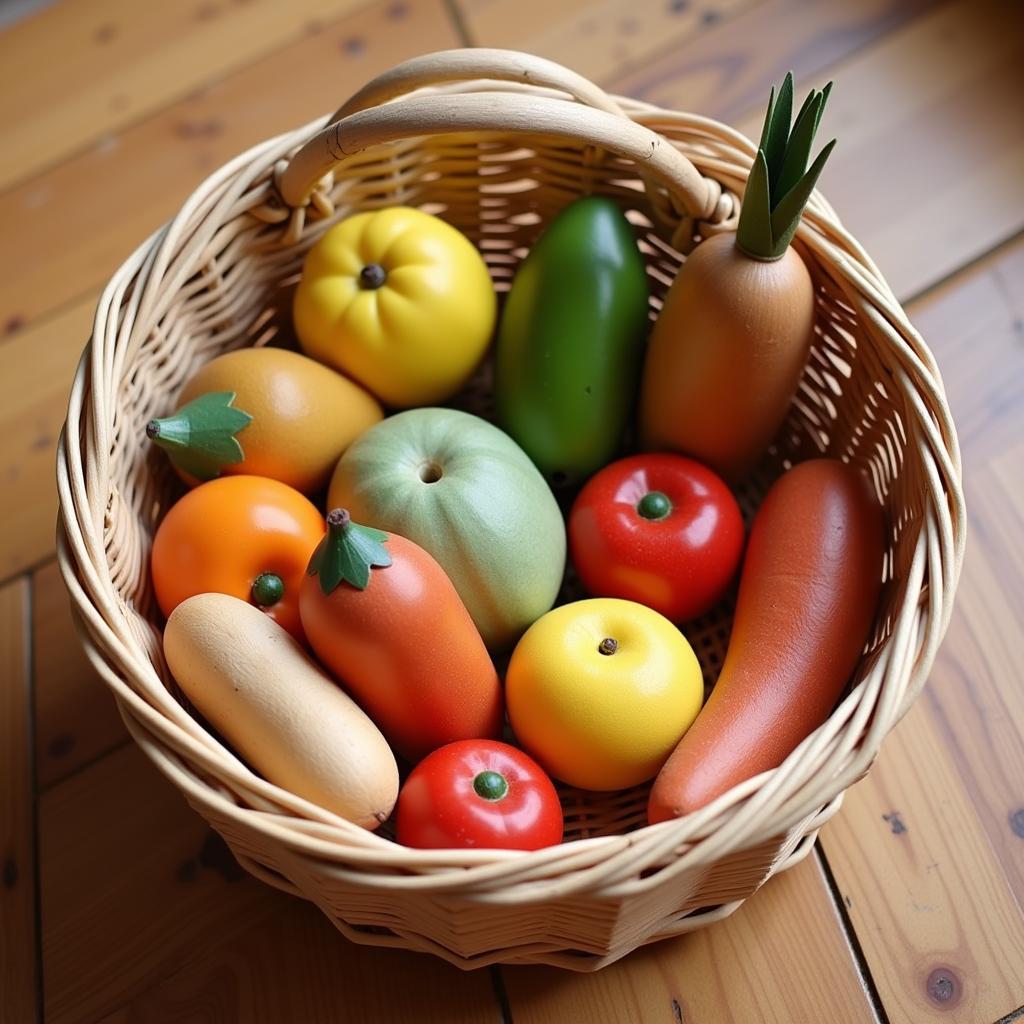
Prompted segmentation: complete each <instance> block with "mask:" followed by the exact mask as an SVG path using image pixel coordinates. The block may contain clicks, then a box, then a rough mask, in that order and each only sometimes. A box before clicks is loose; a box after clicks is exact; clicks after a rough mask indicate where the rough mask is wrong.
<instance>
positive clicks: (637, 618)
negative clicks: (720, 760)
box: [505, 598, 704, 790]
mask: <svg viewBox="0 0 1024 1024" xmlns="http://www.w3.org/2000/svg"><path fill="white" fill-rule="evenodd" d="M505 687H506V701H507V706H508V713H509V719H510V720H511V723H512V729H513V731H514V732H515V734H516V737H517V738H518V740H519V742H520V743H521V744H522V745H523V746H524V747H525V748H526V749H527V750H528V751H529V752H530V753H531V754H532V755H533V756H534V757H535V758H536V759H537V760H538V761H539V762H540V763H541V765H543V767H544V768H545V769H546V770H547V771H548V772H550V773H551V774H552V775H554V776H555V777H556V778H559V779H561V780H562V781H563V782H568V783H569V784H570V785H573V786H578V787H580V788H581V789H594V790H609V789H625V788H627V787H628V786H635V785H637V784H638V783H641V782H644V781H646V780H647V779H650V778H653V776H654V775H656V774H657V772H658V769H659V768H661V766H662V764H663V763H664V762H665V760H666V759H667V758H668V756H669V754H671V753H672V750H673V749H674V748H675V745H676V744H677V743H678V742H679V739H680V737H681V736H682V735H683V733H685V732H686V730H687V729H688V728H689V727H690V725H691V723H692V722H693V720H694V719H695V718H696V717H697V712H698V711H700V706H701V700H702V698H703V694H704V687H703V682H702V680H701V671H700V664H699V663H698V661H697V656H696V655H695V654H694V653H693V649H692V648H691V647H690V645H689V643H688V642H687V640H686V638H685V637H684V636H683V635H682V633H680V632H679V630H678V629H676V627H675V626H673V625H672V623H671V622H669V621H668V619H666V618H665V617H664V616H662V615H659V614H658V613H657V612H656V611H653V610H652V609H650V608H647V607H645V606H644V605H641V604H637V603H635V602H633V601H622V600H619V599H617V598H595V599H593V600H590V601H577V602H575V603H574V604H566V605H562V606H561V607H560V608H555V609H554V610H553V611H550V612H548V613H547V615H544V616H542V617H541V618H540V619H538V620H537V621H536V622H535V623H534V624H533V625H532V626H531V627H530V628H529V629H528V630H527V631H526V633H525V634H524V635H523V638H522V639H521V640H520V641H519V644H518V645H517V647H516V649H515V651H514V652H513V654H512V660H511V662H510V663H509V667H508V674H507V677H506V683H505Z"/></svg>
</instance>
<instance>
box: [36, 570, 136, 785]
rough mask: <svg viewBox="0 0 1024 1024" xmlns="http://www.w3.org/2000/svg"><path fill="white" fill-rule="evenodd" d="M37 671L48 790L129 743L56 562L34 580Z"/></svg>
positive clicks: (39, 738)
mask: <svg viewBox="0 0 1024 1024" xmlns="http://www.w3.org/2000/svg"><path fill="white" fill-rule="evenodd" d="M32 667H33V678H34V681H35V687H34V695H35V724H36V731H35V738H36V741H35V748H36V750H35V755H36V784H37V785H38V786H39V788H40V789H44V790H45V789H47V788H48V787H49V786H52V785H53V784H54V783H56V782H59V781H60V780H61V779H63V778H65V777H66V776H68V775H70V774H72V773H73V772H75V771H77V770H78V769H79V768H81V767H82V766H83V765H85V764H88V763H89V762H90V761H94V760H95V759H96V758H97V757H99V756H100V755H102V754H103V753H105V752H106V751H108V750H111V749H112V748H114V747H116V746H118V745H119V744H121V743H125V742H127V741H128V739H129V736H128V732H127V730H126V729H125V727H124V723H123V722H122V721H121V716H120V715H119V714H118V713H117V706H116V704H115V703H114V700H113V698H112V697H111V695H110V691H109V690H108V689H107V687H106V685H105V684H104V683H103V681H102V680H101V679H100V678H99V676H98V675H97V674H96V672H95V671H94V670H93V667H92V666H91V665H90V664H89V661H88V659H87V658H86V656H85V653H84V652H83V650H82V645H81V643H80V642H79V639H78V634H77V632H76V631H75V627H74V624H73V623H72V621H71V608H70V604H69V601H68V592H67V589H66V588H65V586H64V581H63V580H62V579H61V577H60V571H59V570H58V569H57V563H56V562H50V563H48V564H47V565H44V566H43V567H42V568H41V569H38V570H37V571H36V572H34V573H33V574H32Z"/></svg>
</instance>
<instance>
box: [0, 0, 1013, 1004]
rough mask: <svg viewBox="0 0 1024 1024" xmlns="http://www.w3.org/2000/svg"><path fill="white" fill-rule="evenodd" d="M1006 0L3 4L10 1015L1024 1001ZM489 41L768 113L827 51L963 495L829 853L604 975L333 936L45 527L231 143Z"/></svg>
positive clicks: (876, 238) (877, 245) (1, 266)
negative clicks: (957, 574)
mask: <svg viewBox="0 0 1024 1024" xmlns="http://www.w3.org/2000/svg"><path fill="white" fill-rule="evenodd" d="M1022 9H1024V8H1022V6H1021V4H1020V3H1019V2H1016V0H1004V2H989V0H944V2H931V0H854V2H842V0H829V2H814V0H658V2H647V0H560V2H552V0H444V2H442V0H382V2H374V3H367V2H366V0H291V2H289V3H287V4H285V3H281V2H278V0H183V2H181V3H174V4H149V3H146V4H142V3H137V2H136V0H88V2H87V0H64V2H62V3H56V4H53V5H52V6H50V7H47V8H46V9H44V10H42V11H41V12H40V13H38V14H36V15H33V16H31V17H29V18H27V19H26V20H22V21H19V22H17V23H15V24H14V25H12V26H10V27H8V28H6V29H5V30H3V31H2V32H0V140H2V145H0V382H2V384H3V388H4V400H3V402H0V483H2V485H3V495H4V501H3V502H2V504H0V581H2V582H0V1002H2V1009H0V1017H2V1020H3V1021H4V1022H11V1024H22V1022H31V1021H33V1020H36V1019H45V1020H47V1021H53V1022H76V1024H77V1022H88V1021H103V1022H104V1024H115V1022H117V1024H123V1022H129V1021H131V1022H134V1021H143V1022H157V1021H158V1022H164V1021H167V1022H170V1021H174V1022H194V1021H204V1022H217V1024H219V1022H235V1021H266V1022H272V1024H278V1022H289V1021H298V1022H313V1021H317V1022H318V1021H346V1022H348V1021H373V1022H377V1021H409V1022H428V1024H432V1022H449V1021H452V1022H463V1021H464V1022H474V1024H475V1022H492V1024H497V1022H500V1021H515V1022H516V1024H576V1022H581V1024H582V1022H587V1024H604V1022H610V1024H611V1022H614V1024H622V1022H625V1024H630V1022H634V1021H635V1022H649V1021H650V1022H665V1024H681V1022H685V1024H719V1022H726V1021H736V1022H741V1024H749V1022H758V1021H769V1022H779V1024H803V1022H811V1021H822V1022H846V1021H849V1022H862V1021H864V1022H871V1021H892V1022H911V1024H927V1022H933V1021H935V1022H937V1021H944V1022H946V1021H948V1022H964V1024H989V1022H993V1021H1011V1020H1018V1019H1021V1020H1024V1006H1022V1004H1024V915H1022V905H1024V683H1022V680H1024V635H1022V620H1024V511H1022V508H1024V234H1022V228H1024V113H1022V107H1024V17H1022ZM464 44H482V45H501V46H512V47H520V48H525V49H530V50H534V51H536V52H538V53H541V54H544V55H546V56H550V57H554V58H556V59H559V60H562V61H563V62H565V63H568V64H570V65H571V66H574V67H575V68H577V69H578V70H580V71H582V72H584V73H585V74H588V75H590V76H592V77H594V78H595V79H597V80H598V81H599V82H600V83H601V84H603V85H604V86H606V87H608V88H610V89H613V90H615V91H618V92H623V93H629V94H632V95H635V96H639V97H642V98H645V99H649V100H652V101H655V102H658V103H661V104H663V105H666V106H672V107H677V108H686V109H692V110H696V111H700V112H701V113H705V114H709V115H712V116H715V117H719V118H722V119H725V120H728V121H730V122H732V123H735V124H736V125H738V126H740V127H742V128H743V129H745V130H747V131H748V132H754V131H756V127H757V123H758V121H759V117H760V110H761V108H762V104H763V102H764V99H765V96H766V93H767V88H768V83H769V82H770V81H771V80H773V79H774V80H778V79H780V78H781V76H782V74H783V73H784V72H785V71H786V70H787V69H788V68H793V69H794V71H795V72H796V75H797V79H798V82H799V83H800V85H801V88H802V89H804V88H806V87H808V86H810V85H819V86H820V85H821V84H823V83H824V82H825V81H826V80H827V79H829V78H834V79H835V80H836V87H835V92H834V94H833V100H832V103H831V109H830V111H829V113H828V115H827V124H826V127H825V128H824V129H823V130H824V131H825V132H826V133H827V135H828V136H831V135H832V134H836V135H838V136H839V139H840V143H839V147H838V148H837V150H836V152H835V154H834V156H833V158H832V161H831V162H830V164H829V166H828V168H827V169H826V171H825V174H824V176H823V179H822V188H823V190H824V191H825V192H826V194H827V195H828V196H829V198H830V199H831V200H832V202H833V204H834V205H835V206H836V208H837V209H838V211H839V213H840V215H841V216H842V217H843V218H844V220H845V221H846V222H847V224H848V225H849V227H850V228H851V229H852V230H853V231H854V233H855V234H856V235H857V236H858V237H859V238H860V240H861V241H862V242H863V243H864V244H865V245H866V247H867V249H868V250H869V251H870V252H871V254H872V255H873V256H874V257H875V259H876V260H877V262H878V263H879V264H880V266H881V267H882V269H883V271H884V272H885V273H886V274H887V275H888V277H889V280H890V281H891V282H892V285H893V287H894V289H895V291H896V293H897V294H898V295H899V296H900V297H901V298H902V299H903V300H905V302H906V303H908V306H909V309H910V312H911V316H912V318H913V320H914V321H915V323H916V324H917V325H918V327H919V328H920V329H921V331H922V332H923V334H924V336H925V338H926V339H927V340H928V341H929V343H930V344H931V346H932V348H933V349H934V351H935V352H936V354H937V356H938V360H939V364H940V366H941V367H942V369H943V372H944V374H945V379H946V384H947V388H948V392H949V397H950V401H951V404H952V407H953V412H954V415H955V417H956V420H957V423H958V425H959V430H960V438H961V442H962V445H963V448H964V461H965V465H966V487H967V495H968V502H969V508H970V518H971V530H970V540H969V545H968V553H967V561H966V566H965V569H964V576H963V580H962V583H961V587H960V594H959V599H958V605H957V610H956V614H955V615H954V618H953V623H952V626H951V627H950V631H949V635H948V638H947V640H946V642H945V645H944V647H943V648H942V651H941V653H940V655H939V658H938V661H937V663H936V666H935V670H934V673H933V676H932V679H931V681H930V683H929V686H928V688H927V690H926V692H925V694H924V696H923V697H922V699H921V700H919V701H918V703H917V705H916V706H915V708H914V709H913V710H912V711H911V713H910V714H909V715H908V716H907V718H906V719H905V720H904V721H903V723H902V724H901V725H900V727H899V728H898V729H897V730H896V732H895V733H894V734H893V735H892V736H890V737H889V739H888V742H887V743H886V745H885V748H884V750H883V752H882V754H881V756H880V758H879V760H878V763H877V764H876V766H875V768H874V770H873V771H872V772H871V774H870V776H869V777H868V778H867V779H866V780H865V781H863V782H862V783H860V784H859V785H858V786H856V787H855V788H854V789H853V790H852V791H851V792H849V793H848V794H847V799H846V803H845V805H844V808H843V810H842V812H841V813H840V815H839V816H838V817H837V818H836V819H834V820H833V821H832V822H831V823H830V824H828V825H827V826H826V827H825V829H824V830H823V832H822V835H821V841H820V844H819V847H818V848H817V850H816V851H815V854H814V856H812V857H810V858H808V859H807V860H806V861H804V862H803V863H802V864H801V865H800V866H799V867H798V868H796V869H794V870H793V871H791V872H789V873H788V874H786V875H783V876H781V877H779V878H777V879H775V880H773V881H772V882H770V883H769V884H768V885H767V886H766V887H765V888H764V889H763V890H762V891H761V892H760V893H759V894H758V895H757V897H756V898H755V899H753V900H752V901H750V902H749V903H748V904H747V905H746V906H745V907H744V908H743V909H741V910H740V911H739V912H738V913H736V914H735V915H734V916H733V917H731V918H730V919H728V920H727V921H725V922H723V923H722V924H719V925H717V926H715V927H713V928H711V929H708V930H706V931H702V932H698V933H696V934H693V935H690V936H687V937H685V938H682V939H679V940H677V941H673V942H667V943H663V944H661V945H658V946H656V947H652V948H648V949H646V950H643V951H640V952H638V953H636V954H635V955H633V956H631V957H629V958H627V959H626V960H625V961H624V962H621V963H619V964H616V965H615V966H613V967H610V968H608V969H607V970H605V971H603V972H602V973H600V974H598V975H596V976H575V975H569V974H563V973H559V972H557V971H554V970H549V969H541V968H511V969H500V970H498V969H495V970H493V971H490V972H488V971H480V972H476V973H474V974H468V975H463V974H461V973H459V972H458V971H456V970H455V969H454V968H451V967H449V966H447V965H446V964H444V963H441V962H440V961H436V960H433V959H429V958H426V957H422V956H415V955H411V954H396V953H392V952H385V951H380V950H368V949H364V948H359V947H355V946H351V945H349V944H347V943H346V942H345V941H344V940H343V939H342V938H341V937H340V936H339V935H337V934H336V933H335V932H334V931H333V929H332V928H331V926H330V925H329V924H328V923H327V922H326V920H325V919H322V918H321V917H320V916H319V914H318V912H317V911H316V910H315V909H313V908H312V907H311V906H309V905H307V904H304V903H301V902H298V901H296V900H292V899H289V898H287V897H285V896H283V895H281V894H279V893H276V892H274V891H271V890H270V889H268V888H266V887H264V886H262V885H260V884H258V883H257V882H255V881H253V880H251V879H250V878H248V877H247V876H243V875H242V874H241V872H240V871H239V869H238V868H237V866H236V865H235V864H234V862H233V861H232V860H231V858H230V856H229V855H228V854H227V852H226V850H225V848H224V846H223V845H222V844H221V842H220V841H219V840H218V839H217V837H216V836H215V835H214V834H212V833H211V832H210V831H209V830H208V829H207V828H206V826H205V824H204V823H203V822H202V821H201V820H200V819H199V818H198V817H197V816H196V815H195V814H193V813H192V812H191V811H190V810H189V809H188V808H187V807H186V805H185V803H184V802H183V800H182V799H181V798H180V797H179V795H178V794H177V792H176V791H175V790H173V789H172V788H171V786H170V785H169V784H168V783H167V782H165V781H164V780H163V779H162V778H161V777H159V776H158V775H157V773H156V771H155V770H154V769H152V768H151V767H150V766H149V764H148V763H147V762H146V761H145V759H144V758H143V757H142V755H141V754H140V753H138V752H137V750H136V749H135V748H134V746H132V745H131V744H130V743H129V742H128V741H127V737H126V733H125V730H124V728H123V726H122V725H121V723H120V720H119V719H118V717H117V715H116V713H115V711H114V707H113V703H112V701H111V699H110V698H109V697H108V695H107V693H106V691H105V690H104V688H103V687H102V685H101V684H100V682H99V681H98V680H97V678H96V677H95V676H94V675H93V673H92V672H91V670H90V668H89V667H88V665H87V664H86V662H85V660H84V658H83V656H82V654H81V653H80V651H79V649H78V646H77V641H76V639H75V637H74V635H73V630H72V627H71V622H70V618H69V613H68V608H67V599H66V597H65V595H64V592H63V590H62V586H61V583H60V579H59V576H58V573H57V571H56V569H55V566H54V562H53V552H54V541H53V532H54V527H53V523H54V510H55V496H54V485H53V476H54V468H53V463H54V445H55V441H56V436H57V431H58V429H59V427H60V423H61V421H62V419H63V416H64V407H65V401H66V396H67V391H68V384H69V380H70V376H71V373H72V371H73V368H74V365H75V362H76V360H77V359H78V356H79V353H80V351H81V348H82V345H83V342H84V341H85V339H86V337H87V336H88V333H89V326H90V318H91V314H92V310H93V308H94V305H95V302H96V298H97V295H98V292H99V289H100V288H101V287H102V285H103V283H104V281H105V279H106V278H107V277H108V276H109V275H110V274H111V272H112V271H113V270H114V269H115V268H116V266H117V265H118V264H119V263H120V262H121V261H122V260H123V259H124V258H125V257H126V256H127V255H128V254H129V252H130V251H131V250H132V249H133V248H134V247H135V246H136V245H137V244H138V243H139V242H140V241H141V240H142V239H144V238H145V237H146V236H147V235H148V234H149V232H150V231H152V230H153V229H154V228H155V227H157V226H158V225H159V224H160V223H161V222H162V221H164V220H165V219H166V218H167V217H168V216H170V215H171V214H172V213H173V212H174V211H175V209H176V208H177V207H178V206H179V204H180V203H181V202H182V200H183V199H184V197H185V196H187V195H188V193H189V192H191V191H192V189H193V188H194V186H195V185H196V184H197V183H198V182H199V181H200V180H201V179H202V178H203V177H204V176H205V175H207V174H208V173H209V172H211V171H212V170H214V169H215V168H216V167H218V166H219V165H220V164H221V163H223V162H224V161H225V160H226V159H227V158H229V157H230V156H232V155H234V154H235V153H237V152H238V151H240V150H241V149H243V148H245V147H247V146H249V145H250V144H252V143H255V142H257V141H258V140H260V139H262V138H265V137H267V136H269V135H271V134H274V133H276V132H278V131H282V130H284V129H286V128H289V127H292V126H295V125H298V124H300V123H302V122H304V121H305V120H307V119H309V118H312V117H313V116H315V115H317V114H319V113H322V112H325V111H326V110H328V109H330V108H333V107H335V106H337V105H338V103H339V102H340V101H341V100H342V99H343V98H345V97H346V96H347V95H348V94H349V93H350V92H351V91H352V90H353V89H355V88H356V87H357V86H359V85H360V84H362V83H363V82H364V81H365V80H366V79H367V78H368V77H369V76H370V75H372V74H374V73H375V72H377V71H380V70H382V69H384V68H386V67H388V66H389V65H391V64H393V63H395V62H396V61H398V60H400V59H402V58H404V57H407V56H411V55H413V54H415V53H418V52H421V51H425V50H431V49H439V48H443V47H450V46H457V45H464Z"/></svg>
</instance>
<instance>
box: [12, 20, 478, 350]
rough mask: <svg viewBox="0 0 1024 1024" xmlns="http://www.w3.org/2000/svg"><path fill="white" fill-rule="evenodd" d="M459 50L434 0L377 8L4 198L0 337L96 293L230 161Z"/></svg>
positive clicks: (106, 141) (324, 30) (254, 65)
mask: <svg viewBox="0 0 1024 1024" xmlns="http://www.w3.org/2000/svg"><path fill="white" fill-rule="evenodd" d="M287 9H288V8H287V5H281V6H280V10H281V11H282V12H283V11H285V10H287ZM458 42H459V40H458V37H457V36H456V34H455V32H454V29H453V28H452V26H451V23H450V22H449V21H448V20H447V16H446V14H445V10H444V7H443V4H442V3H441V0H416V2H408V3H404V2H403V3H395V2H393V0H383V2H379V3H376V4H374V5H373V6H372V7H370V8H368V9H366V10H362V11H359V12H358V13H356V14H354V15H352V16H350V17H347V18H344V19H342V20H341V21H337V22H333V23H331V24H326V25H324V26H323V27H322V29H321V30H320V31H319V32H317V33H316V34H313V35H307V36H303V37H302V38H300V39H299V40H297V41H296V42H294V43H292V44H290V45H289V46H285V47H283V48H281V49H280V50H276V51H275V52H273V53H271V54H269V55H268V56H266V57H264V58H262V59H261V60H258V61H256V62H254V63H251V64H248V65H246V66H245V67H243V68H241V69H240V70H238V71H237V72H235V73H233V74H232V75H230V76H229V77H227V78H224V79H223V80H221V81H219V82H216V83H214V84H212V85H210V86H209V88H207V89H204V90H202V91H201V92H197V93H193V94H192V95H190V96H188V97H186V98H185V99H183V100H181V101H180V102H178V103H175V104H174V105H173V106H171V107H167V108H165V109H163V110H161V111H160V112H159V113H157V114H154V115H153V116H151V117H149V118H147V119H146V120H144V121H142V122H140V123H137V124H133V125H132V126H130V127H127V128H125V129H124V130H123V131H121V132H120V133H118V134H115V135H112V136H108V137H106V138H104V139H102V140H100V141H99V142H98V143H97V144H96V145H94V146H92V147H91V148H89V149H88V150H86V151H84V152H81V153H79V154H77V155H75V156H74V157H72V158H69V159H68V160H66V161H64V162H63V163H61V164H60V165H59V166H56V167H53V168H52V169H50V170H48V171H46V172H45V173H41V174H39V175H37V176H36V177H35V178H33V179H32V180H31V181H27V182H25V183H23V184H21V185H19V186H17V187H16V188H12V189H10V190H8V191H7V192H5V193H3V194H2V195H0V223H3V225H4V232H3V234H2V235H0V268H3V270H4V272H3V273H2V274H0V333H3V331H4V329H5V325H6V329H7V331H8V332H9V333H13V332H14V331H17V330H18V329H19V328H21V327H24V326H25V325H27V324H29V323H31V322H32V321H34V320H36V319H38V318H39V317H41V316H42V315H44V314H46V313H48V312H52V311H53V310H55V309H57V308H58V307H60V306H62V305H64V304H66V303H68V302H70V301H72V300H74V299H78V298H81V297H83V296H84V295H86V294H89V293H91V292H95V291H96V290H98V289H99V288H100V287H101V286H102V284H103V283H104V282H105V281H106V280H107V279H108V278H109V276H110V275H111V274H112V273H113V272H114V271H115V270H116V269H117V267H118V266H119V265H120V264H121V263H122V262H123V261H124V260H125V259H126V258H127V257H128V256H129V255H130V254H131V252H132V250H133V249H134V248H135V247H136V246H137V245H138V244H139V242H141V241H142V240H143V239H145V238H146V236H147V235H148V234H149V233H150V232H151V231H152V230H154V229H155V228H156V227H157V226H159V225H160V224H161V223H162V222H163V221H165V220H167V219H168V218H169V217H171V216H172V215H173V214H174V213H175V212H176V211H177V210H178V209H179V208H180V207H181V204H182V202H183V201H184V200H185V199H186V198H187V197H188V195H189V194H190V193H191V192H192V191H193V190H194V189H195V187H196V186H197V185H198V184H199V183H200V182H201V181H202V179H203V178H205V177H206V176H207V175H208V174H210V173H211V172H212V171H214V170H216V169H217V168H218V167H219V166H221V165H222V164H223V163H225V162H226V161H227V160H228V159H230V158H231V157H233V156H235V155H236V154H237V153H239V152H241V151H242V150H244V149H246V148H247V147H249V146H252V145H254V144H256V143H257V142H260V141H262V140H264V139H266V138H268V137H269V136H271V135H274V134H276V133H278V132H282V131H286V130H287V129H289V128H295V127H297V126H299V125H301V124H303V123H304V122H306V121H308V120H311V119H312V118H314V117H316V116H317V115H318V114H322V113H326V112H328V111H329V110H332V109H334V108H335V107H336V106H337V105H339V104H340V103H341V101H342V100H343V99H345V98H346V97H347V96H349V95H350V94H351V93H352V92H353V91H354V90H355V89H356V88H358V87H359V86H361V85H362V84H363V83H364V82H366V81H367V80H368V79H369V78H371V77H372V76H373V75H375V74H377V73H378V72H380V71H383V70H385V69H386V68H388V67H390V66H391V65H393V64H395V63H397V62H398V61H400V60H402V59H404V58H406V57H410V56H413V55H414V54H417V53H420V52H422V51H424V50H434V49H443V48H445V47H450V46H457V45H458Z"/></svg>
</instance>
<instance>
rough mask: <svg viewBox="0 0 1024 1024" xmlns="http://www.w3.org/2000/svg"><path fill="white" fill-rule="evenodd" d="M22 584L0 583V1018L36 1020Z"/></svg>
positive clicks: (24, 591) (13, 1023) (24, 584)
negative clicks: (0, 994) (2, 584)
mask: <svg viewBox="0 0 1024 1024" xmlns="http://www.w3.org/2000/svg"><path fill="white" fill-rule="evenodd" d="M28 675H29V666H28V584H27V582H26V581H25V580H24V579H21V580H17V581H15V582H14V583H9V584H7V586H5V587H2V588H0V993H2V994H3V995H2V1002H0V1021H7V1022H10V1024H16V1022H17V1024H20V1022H22V1021H31V1020H35V1019H36V1015H37V1013H38V1006H37V1000H36V991H37V990H36V896H35V864H34V860H33V846H34V837H33V832H34V821H35V807H34V803H33V799H32V733H31V708H30V705H31V696H30V695H31V688H30V685H29V678H28Z"/></svg>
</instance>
